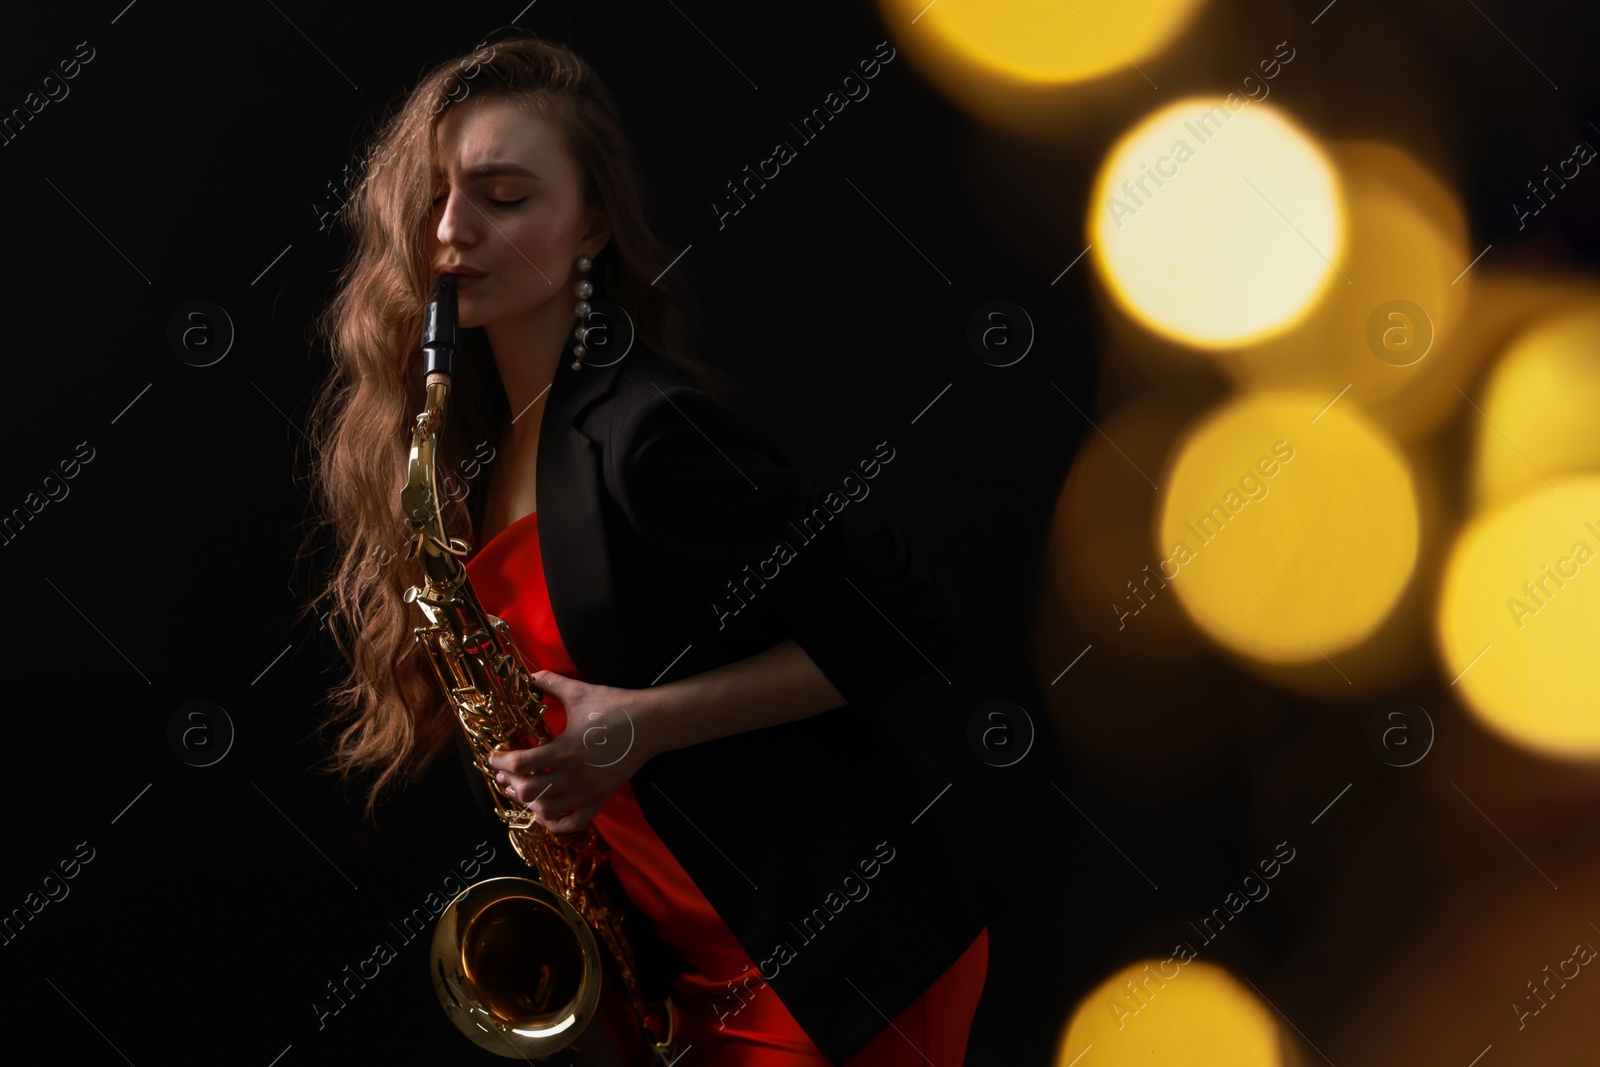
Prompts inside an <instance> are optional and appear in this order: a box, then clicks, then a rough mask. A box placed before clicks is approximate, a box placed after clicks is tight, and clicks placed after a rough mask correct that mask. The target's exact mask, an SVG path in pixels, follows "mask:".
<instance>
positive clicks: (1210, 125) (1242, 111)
mask: <svg viewBox="0 0 1600 1067" xmlns="http://www.w3.org/2000/svg"><path fill="white" fill-rule="evenodd" d="M1344 225H1345V224H1344V207H1343V200H1342V193H1341V189H1340V185H1339V180H1338V177H1337V175H1336V173H1335V171H1334V168H1333V166H1332V165H1331V164H1330V163H1329V161H1328V159H1327V157H1326V156H1325V155H1324V154H1323V152H1322V150H1321V149H1320V148H1318V147H1317V145H1316V144H1315V142H1314V141H1313V140H1312V139H1311V137H1310V136H1309V135H1308V134H1306V133H1305V132H1304V131H1303V130H1301V129H1300V128H1299V127H1298V126H1297V125H1295V124H1294V123H1293V122H1292V121H1291V120H1290V119H1288V118H1287V117H1286V116H1285V115H1284V113H1283V112H1282V111H1281V110H1279V109H1278V108H1276V107H1274V106H1273V105H1271V104H1265V103H1256V104H1252V103H1250V102H1249V100H1248V98H1246V97H1241V96H1238V95H1236V94H1231V93H1230V94H1229V95H1228V96H1227V97H1221V96H1207V97H1189V98H1186V99H1184V100H1180V101H1178V102H1177V103H1174V104H1171V105H1169V106H1167V107H1164V108H1161V109H1160V110H1158V111H1156V112H1154V113H1152V114H1151V115H1149V116H1147V117H1146V118H1145V119H1143V120H1142V121H1141V122H1139V124H1138V125H1136V126H1135V127H1134V128H1133V129H1132V130H1130V131H1129V132H1128V133H1126V134H1124V135H1123V137H1122V138H1121V139H1120V140H1119V141H1118V142H1117V143H1116V144H1115V145H1113V146H1112V148H1111V151H1110V152H1109V153H1107V155H1106V159H1105V161H1104V162H1103V163H1102V164H1101V167H1100V170H1099V173H1098V174H1097V175H1096V178H1095V182H1094V191H1093V193H1092V194H1091V195H1090V202H1089V242H1090V244H1091V245H1092V248H1093V253H1092V255H1093V260H1094V263H1095V266H1096V269H1097V270H1098V271H1099V273H1100V276H1101V277H1102V278H1103V279H1104V280H1105V282H1106V285H1107V287H1108V288H1109V289H1110V291H1111V293H1112V295H1113V296H1114V297H1115V298H1116V300H1117V302H1118V303H1119V304H1120V305H1121V306H1122V307H1123V309H1124V310H1125V311H1127V312H1128V313H1129V314H1130V315H1131V316H1132V317H1133V318H1134V319H1135V320H1136V321H1138V322H1140V323H1141V324H1143V325H1144V326H1146V327H1148V328H1149V329H1151V330H1153V331H1155V332H1156V333H1158V334H1161V335H1162V336H1164V337H1167V338H1170V339H1172V340H1175V341H1179V342H1182V343H1184V344H1189V345H1195V346H1198V347H1202V348H1220V347H1228V346H1233V345H1239V344H1244V343H1246V342H1251V341H1259V340H1262V339H1264V338H1267V337H1271V336H1274V335H1276V334H1278V333H1281V332H1283V331H1285V330H1288V329H1289V328H1291V327H1292V326H1293V325H1294V324H1295V323H1296V322H1297V321H1298V320H1299V319H1300V318H1301V317H1302V316H1303V315H1304V314H1305V312H1306V310H1307V308H1309V307H1310V306H1311V305H1312V304H1313V303H1314V302H1315V301H1316V300H1317V298H1318V296H1319V294H1321V293H1322V292H1323V291H1324V289H1325V287H1326V286H1328V285H1330V284H1332V285H1344V284H1346V280H1345V279H1344V278H1343V277H1341V276H1340V274H1339V273H1338V267H1337V265H1338V264H1339V263H1340V260H1341V257H1342V256H1343V254H1344V246H1345V236H1344Z"/></svg>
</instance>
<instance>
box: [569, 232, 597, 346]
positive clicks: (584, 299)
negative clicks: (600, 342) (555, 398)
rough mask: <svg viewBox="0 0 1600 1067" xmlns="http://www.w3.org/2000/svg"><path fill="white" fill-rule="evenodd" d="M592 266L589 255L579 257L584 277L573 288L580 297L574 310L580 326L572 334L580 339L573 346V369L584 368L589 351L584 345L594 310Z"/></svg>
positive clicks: (579, 264) (579, 265)
mask: <svg viewBox="0 0 1600 1067" xmlns="http://www.w3.org/2000/svg"><path fill="white" fill-rule="evenodd" d="M592 266H594V263H593V261H591V260H590V259H589V257H588V256H579V257H578V270H579V271H580V272H581V273H582V274H583V277H582V278H580V279H579V281H578V284H577V285H576V286H575V287H574V288H573V293H574V294H576V295H577V297H578V305H577V307H576V308H574V309H573V310H574V311H575V312H576V313H577V316H578V319H579V322H578V328H577V329H576V330H574V331H572V335H573V336H574V337H576V338H577V339H578V343H577V344H576V345H573V346H572V369H573V370H581V369H582V368H583V357H584V356H586V355H588V353H589V350H588V348H586V347H584V341H586V340H588V338H589V314H590V312H592V311H593V310H594V308H593V307H591V306H590V304H589V298H590V297H592V296H594V283H592V282H591V281H589V268H590V267H592Z"/></svg>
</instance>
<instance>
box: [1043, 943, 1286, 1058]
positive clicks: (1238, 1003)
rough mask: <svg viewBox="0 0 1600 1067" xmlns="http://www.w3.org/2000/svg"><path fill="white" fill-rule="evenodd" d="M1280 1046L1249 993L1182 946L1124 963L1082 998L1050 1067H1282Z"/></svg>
mask: <svg viewBox="0 0 1600 1067" xmlns="http://www.w3.org/2000/svg"><path fill="white" fill-rule="evenodd" d="M1179 948H1180V949H1186V948H1187V946H1179ZM1284 1044H1285V1042H1284V1041H1283V1039H1282V1037H1281V1035H1280V1033H1279V1030H1278V1025H1277V1022H1276V1021H1275V1020H1274V1019H1273V1017H1272V1015H1271V1014H1270V1013H1269V1012H1268V1010H1267V1008H1266V1007H1264V1006H1263V1005H1262V1004H1261V1002H1260V1001H1259V1000H1258V999H1257V998H1256V996H1255V994H1254V993H1252V992H1250V991H1249V990H1248V989H1246V988H1245V987H1244V986H1243V985H1241V984H1240V983H1239V982H1238V981H1237V980H1235V979H1234V978H1233V976H1232V975H1230V974H1228V972H1227V971H1225V970H1223V969H1222V968H1221V967H1218V966H1216V965H1214V964H1210V963H1206V962H1204V961H1202V960H1197V959H1195V958H1194V953H1193V950H1192V949H1187V951H1185V952H1184V953H1183V954H1182V955H1174V956H1173V957H1170V958H1168V959H1165V960H1158V959H1153V958H1152V959H1145V960H1139V961H1138V962H1136V963H1131V964H1129V965H1128V966H1126V967H1124V968H1122V970H1120V971H1118V972H1117V973H1115V974H1113V975H1112V976H1111V977H1110V978H1107V979H1106V980H1105V981H1104V982H1102V983H1100V985H1099V986H1097V987H1096V988H1095V990H1094V991H1093V992H1092V993H1090V994H1089V995H1088V996H1086V997H1084V998H1083V1000H1082V1001H1081V1002H1079V1004H1078V1007H1077V1010H1076V1011H1074V1012H1073V1013H1072V1020H1071V1021H1070V1022H1069V1023H1068V1024H1067V1029H1066V1033H1065V1034H1063V1035H1062V1038H1061V1044H1060V1045H1059V1046H1057V1051H1056V1067H1067V1065H1068V1064H1072V1063H1074V1062H1075V1061H1076V1062H1077V1064H1078V1067H1149V1065H1150V1064H1194V1065H1196V1067H1200V1065H1210V1064H1227V1065H1228V1067H1282V1065H1283V1064H1285V1062H1286V1061H1285V1059H1284V1056H1283V1051H1282V1048H1283V1045H1284ZM1090 1046H1092V1047H1093V1049H1094V1051H1093V1052H1092V1053H1091V1054H1090V1055H1089V1056H1087V1057H1085V1058H1083V1059H1082V1060H1077V1059H1076V1058H1077V1057H1079V1056H1082V1054H1083V1052H1084V1050H1085V1049H1086V1048H1088V1047H1090Z"/></svg>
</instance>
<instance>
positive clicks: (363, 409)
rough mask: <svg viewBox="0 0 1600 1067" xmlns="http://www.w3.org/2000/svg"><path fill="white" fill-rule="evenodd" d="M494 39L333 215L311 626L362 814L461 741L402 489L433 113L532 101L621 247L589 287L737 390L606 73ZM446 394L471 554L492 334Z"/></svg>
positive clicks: (449, 486) (701, 379)
mask: <svg viewBox="0 0 1600 1067" xmlns="http://www.w3.org/2000/svg"><path fill="white" fill-rule="evenodd" d="M490 41H492V42H493V43H489V42H487V41H486V42H485V43H484V44H483V45H481V46H479V47H478V48H477V49H476V50H474V51H472V52H470V53H468V54H466V55H463V56H459V57H457V58H455V59H451V60H448V61H446V62H444V63H441V64H439V65H438V66H436V67H434V68H433V69H432V70H431V71H429V72H428V73H427V75H426V76H424V77H423V79H422V80H421V82H420V83H419V84H418V85H417V86H416V88H415V89H413V90H412V91H411V92H410V93H409V94H408V95H407V96H406V97H405V98H404V99H403V100H401V101H400V102H399V103H398V104H397V105H396V106H395V107H393V108H392V109H391V110H390V112H389V114H388V116H387V117H386V118H385V119H384V120H383V121H382V122H381V123H380V124H379V127H378V129H377V131H376V133H374V134H373V135H372V136H371V137H370V138H369V140H368V143H367V145H366V146H365V151H364V155H363V164H362V166H363V167H364V168H365V173H364V174H363V175H362V177H361V180H360V183H359V185H358V186H357V188H356V189H355V190H354V191H353V194H352V195H351V197H350V198H349V200H348V201H347V203H346V204H345V207H344V209H343V211H342V213H341V217H340V222H341V223H342V224H343V225H344V227H345V229H346V232H347V234H348V235H349V236H350V237H351V238H352V245H353V247H352V249H351V254H350V257H349V259H348V261H347V262H346V264H345V265H344V267H343V269H342V271H341V272H340V275H339V278H338V281H337V284H336V291H335V294H334V296H333V297H332V299H331V300H330V302H329V303H328V304H327V306H326V307H324V308H323V309H322V310H321V312H320V313H319V315H318V316H317V319H316V321H315V324H314V326H315V332H316V336H317V340H318V341H319V342H320V343H321V344H322V345H324V346H325V347H326V348H327V350H328V352H329V354H330V356H331V358H332V363H333V371H332V374H331V375H330V376H329V378H328V380H327V382H326V384H325V386H324V388H323V389H322V390H321V391H320V392H319V393H318V395H317V396H316V398H315V400H314V403H313V406H312V412H311V416H310V419H309V427H308V433H307V436H308V437H309V438H310V441H311V444H312V446H313V447H314V449H315V455H314V456H312V457H311V459H310V461H309V462H310V468H311V471H312V474H311V478H310V481H311V495H312V504H313V507H314V509H315V511H316V513H317V516H316V519H317V521H316V522H315V523H314V524H313V526H312V528H311V531H310V534H309V535H308V536H315V535H316V534H317V532H318V531H319V530H320V529H321V528H322V527H328V528H331V531H332V537H333V546H332V547H333V557H332V558H333V560H334V562H333V565H332V567H331V568H330V570H329V571H328V572H327V578H328V581H327V583H326V585H324V586H322V588H321V589H320V590H319V591H318V593H317V594H316V595H315V596H314V597H311V598H309V599H308V600H307V601H306V602H305V604H304V605H303V608H302V611H301V615H300V618H301V619H302V620H304V619H305V618H306V617H308V616H309V615H310V614H311V613H312V612H316V611H317V610H318V607H319V605H322V604H324V603H325V602H326V604H327V617H326V622H327V623H328V624H329V629H330V631H331V632H332V635H333V639H334V642H335V644H336V645H337V647H338V649H339V652H340V654H341V655H342V656H343V658H344V660H345V662H346V663H347V664H348V666H349V668H350V674H349V677H348V678H347V679H346V680H345V681H344V682H343V683H342V684H340V685H338V686H337V687H335V688H334V689H332V690H331V691H330V692H329V694H328V696H327V698H326V699H327V704H328V706H329V707H330V708H331V713H330V714H329V715H328V717H327V718H326V719H325V720H324V721H323V723H322V727H323V729H324V730H328V729H337V731H338V732H337V737H336V738H335V739H334V741H333V742H332V744H331V746H330V751H329V755H328V756H327V758H326V759H325V760H324V761H323V763H322V764H321V769H322V770H324V771H327V772H329V773H333V774H337V775H338V776H339V777H340V778H341V779H343V780H344V781H346V782H348V781H350V780H351V779H352V778H355V777H360V778H368V776H369V775H371V778H370V780H369V786H368V789H367V796H366V805H365V808H364V814H365V816H366V817H367V818H368V819H373V818H374V817H375V814H376V809H377V805H378V801H379V799H380V796H382V795H383V794H384V793H385V792H386V790H387V789H388V788H389V787H391V786H401V785H404V784H405V783H406V782H408V781H410V780H411V779H412V778H413V777H414V776H416V775H418V774H419V773H420V772H421V771H422V770H423V769H424V768H425V767H426V766H427V765H428V764H429V763H431V762H432V761H433V759H434V758H435V757H437V756H438V755H439V754H440V753H442V752H443V751H444V750H445V749H447V748H448V747H450V745H451V743H452V741H453V739H454V732H455V731H456V730H457V729H458V727H457V725H456V723H455V719H454V715H453V713H452V712H451V710H450V708H449V705H448V703H447V702H446V700H445V698H444V697H443V695H442V694H441V693H440V691H439V688H438V679H437V677H436V676H435V675H434V674H433V670H432V667H431V665H430V664H429V663H428V662H427V659H426V653H425V652H424V650H423V649H422V648H421V646H420V645H418V644H417V643H416V641H415V640H414V638H413V635H412V628H413V627H414V626H415V625H416V624H417V623H418V622H419V621H420V620H419V619H417V618H416V617H414V615H413V612H414V611H415V609H414V608H412V607H411V606H410V605H408V604H406V603H404V601H403V600H402V594H403V593H404V591H405V589H406V587H407V586H408V585H410V584H413V582H414V580H415V579H416V577H417V576H416V575H413V574H410V573H409V570H410V568H409V567H408V566H407V565H406V564H405V562H404V559H405V553H406V549H407V547H408V541H409V535H410V528H409V526H408V524H407V522H406V519H405V515H404V513H403V512H402V510H401V507H400V489H401V487H402V486H403V485H404V484H405V481H406V474H407V463H408V458H409V454H410V447H411V427H412V422H413V419H414V417H415V415H416V413H417V412H419V411H421V410H422V407H423V402H424V383H423V375H422V373H421V363H420V357H419V355H418V350H419V348H420V346H421V343H422V316H423V309H424V306H425V304H426V302H427V299H428V293H429V286H430V284H431V282H432V277H431V269H430V265H429V263H428V262H427V259H426V250H425V249H426V225H427V220H428V217H429V202H430V200H431V196H432V188H433V185H434V182H435V181H436V173H437V171H436V167H437V156H436V151H437V149H436V140H435V136H436V131H437V127H438V123H439V120H440V118H441V117H442V116H443V115H444V114H445V113H446V112H447V111H448V110H449V109H450V108H452V107H454V106H457V105H458V104H459V103H460V102H461V101H463V100H467V99H470V98H471V97H472V96H474V95H479V96H483V95H490V94H500V95H504V96H507V97H510V98H512V99H514V100H517V101H518V102H519V103H521V104H523V105H524V106H526V104H527V103H532V104H534V105H536V106H537V107H538V108H539V113H540V114H541V116H542V117H544V118H545V119H547V120H550V121H552V122H553V124H554V125H556V126H557V127H558V128H559V129H560V130H561V131H562V133H563V135H564V140H565V148H566V151H567V154H568V156H569V158H571V159H572V161H573V162H574V164H575V165H576V167H577V169H578V171H579V173H580V174H581V177H582V182H583V186H582V188H583V195H584V202H585V204H586V205H594V204H599V205H600V206H601V207H602V208H603V210H604V211H605V212H606V214H607V216H608V217H609V219H610V223H611V239H610V241H609V242H608V244H607V245H606V247H605V248H603V249H602V250H601V252H600V253H599V255H598V256H596V257H595V261H594V268H593V273H592V277H593V278H594V281H595V283H596V292H598V293H599V294H600V295H601V296H603V297H604V298H606V299H607V300H611V301H613V302H615V303H617V304H619V305H621V306H623V307H624V308H626V309H627V310H628V313H629V315H630V317H631V318H632V319H633V322H634V327H635V330H636V334H637V338H638V341H637V343H640V344H643V345H645V346H646V347H648V348H650V349H653V350H654V351H656V352H658V353H660V354H661V355H663V356H665V357H666V358H667V359H669V360H671V361H672V362H673V363H674V364H675V365H676V366H677V367H679V368H680V369H681V370H683V371H684V373H685V374H686V375H688V376H689V378H690V380H691V381H693V382H695V383H696V384H697V385H699V386H700V387H701V388H704V389H706V390H707V391H708V392H712V393H715V394H718V395H726V394H727V393H729V392H730V391H731V389H732V385H731V379H728V378H727V377H725V376H724V375H723V374H722V373H721V372H719V371H717V370H716V369H714V368H712V367H709V366H704V365H702V364H700V363H699V362H697V361H696V360H695V359H693V358H692V357H691V356H690V354H689V339H688V326H689V321H690V314H691V310H692V309H691V308H690V307H688V306H687V305H686V297H685V295H684V294H683V293H682V292H681V291H680V290H679V289H678V288H677V286H678V285H679V284H680V283H681V280H682V277H683V275H682V272H679V273H678V274H677V275H673V276H669V277H671V278H672V280H671V281H668V280H667V279H666V278H660V277H658V276H659V275H661V273H662V271H663V270H664V269H665V268H666V267H667V265H668V264H669V263H670V262H671V256H670V255H669V254H668V252H667V250H666V248H665V247H664V246H663V245H662V244H661V243H660V242H659V241H658V240H657V239H656V237H655V236H654V234H653V233H652V232H651V229H650V225H649V222H648V221H647V216H646V213H645V207H644V198H643V193H642V190H641V185H640V179H639V176H638V170H637V167H636V166H635V163H634V159H633V153H632V150H631V149H630V147H629V144H628V141H627V139H626V137H625V136H624V133H623V128H622V120H621V117H620V115H619V114H618V111H617V108H616V105H615V103H614V102H613V101H612V98H611V95H610V93H609V92H608V91H607V90H606V88H605V86H604V85H603V84H602V82H601V81H600V78H599V76H598V75H597V74H595V72H594V70H593V69H592V68H591V67H590V66H589V65H588V64H587V63H585V62H584V61H583V60H582V59H581V58H579V57H578V56H577V55H576V54H575V53H574V52H572V51H571V50H570V49H568V48H566V47H564V46H562V45H559V44H554V43H551V42H547V41H544V40H541V39H539V38H537V37H533V36H528V35H524V34H521V31H515V32H514V33H513V34H512V35H510V36H505V37H502V39H499V40H495V39H494V38H491V39H490ZM695 321H696V322H698V318H697V317H696V319H695ZM450 399H451V417H450V421H449V424H448V426H447V427H446V429H445V430H444V432H443V434H442V436H441V438H440V442H439V452H438V462H437V469H438V471H439V477H440V480H441V491H442V492H443V494H444V496H445V497H446V498H447V499H445V500H442V501H441V506H442V508H443V509H444V510H443V515H442V518H443V521H444V525H445V529H446V532H447V533H448V534H450V535H451V536H455V537H462V538H465V539H467V540H468V541H470V542H472V543H474V544H476V543H477V538H476V533H477V530H478V528H479V524H480V523H481V521H482V518H483V501H484V498H485V497H486V495H487V494H486V493H482V492H479V493H471V492H469V491H468V490H469V489H470V488H471V485H470V484H469V483H470V482H471V481H472V480H473V479H474V478H476V477H477V476H479V475H480V474H481V473H482V471H483V469H484V467H483V460H484V456H483V454H482V452H481V449H482V448H483V447H484V446H485V445H488V444H491V443H492V442H495V441H498V440H499V439H500V432H499V431H500V428H501V427H502V426H503V425H504V424H505V420H506V419H507V418H508V417H509V415H510V404H509V401H508V400H507V398H506V394H505V389H504V386H503V385H502V384H501V381H500V376H499V373H498V371H497V370H496V367H495V362H494V357H493V354H492V352H491V351H490V349H489V345H488V340H487V337H486V336H485V333H484V330H483V328H482V327H481V326H480V327H474V328H470V329H463V330H462V331H461V336H460V349H459V351H458V352H457V355H456V374H455V375H454V378H453V383H452V388H451V398H450ZM490 458H492V454H491V457H490ZM446 472H448V473H446ZM541 488H543V487H541ZM319 613H320V612H319Z"/></svg>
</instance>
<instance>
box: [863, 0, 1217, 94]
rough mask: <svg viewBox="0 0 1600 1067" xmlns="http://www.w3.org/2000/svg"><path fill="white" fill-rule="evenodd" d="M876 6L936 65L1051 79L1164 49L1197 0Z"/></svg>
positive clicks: (986, 0)
mask: <svg viewBox="0 0 1600 1067" xmlns="http://www.w3.org/2000/svg"><path fill="white" fill-rule="evenodd" d="M880 6H881V7H882V8H884V14H885V21H886V22H890V23H891V24H904V25H907V26H908V27H909V28H910V29H911V30H914V31H915V32H916V33H917V34H918V35H919V36H920V37H922V38H926V40H925V41H924V42H923V43H924V44H925V45H926V46H928V47H930V48H931V49H934V50H936V51H937V52H938V53H939V58H940V59H941V60H942V61H943V63H942V65H946V66H951V65H953V66H956V67H960V68H967V69H970V70H973V71H974V73H977V72H983V73H989V74H993V75H998V76H1000V77H1002V78H1005V79H1008V80H1011V81H1015V82H1019V83H1023V84H1044V85H1058V84H1062V83H1067V82H1076V81H1084V80H1087V79H1091V78H1098V77H1100V76H1102V75H1105V74H1108V73H1113V72H1122V71H1127V70H1129V68H1130V66H1131V65H1132V64H1137V63H1139V62H1141V61H1143V60H1146V59H1148V58H1149V57H1151V56H1153V55H1155V54H1156V53H1158V52H1160V51H1162V50H1164V49H1165V48H1166V47H1167V45H1168V44H1170V43H1171V42H1172V41H1173V39H1174V38H1175V37H1177V35H1178V34H1179V33H1180V32H1182V31H1183V30H1184V29H1186V28H1187V27H1188V26H1189V24H1190V22H1192V21H1193V18H1194V14H1195V12H1196V11H1198V10H1199V9H1200V7H1201V6H1202V0H1147V2H1145V3H1140V4H1129V3H1125V2H1124V0H1077V2H1076V3H1075V4H1060V3H1055V2H1053V0H938V2H937V3H933V4H929V3H928V2H927V0H881V3H880ZM912 19H915V20H916V25H915V26H914V27H911V26H910V22H911V20H912Z"/></svg>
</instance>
